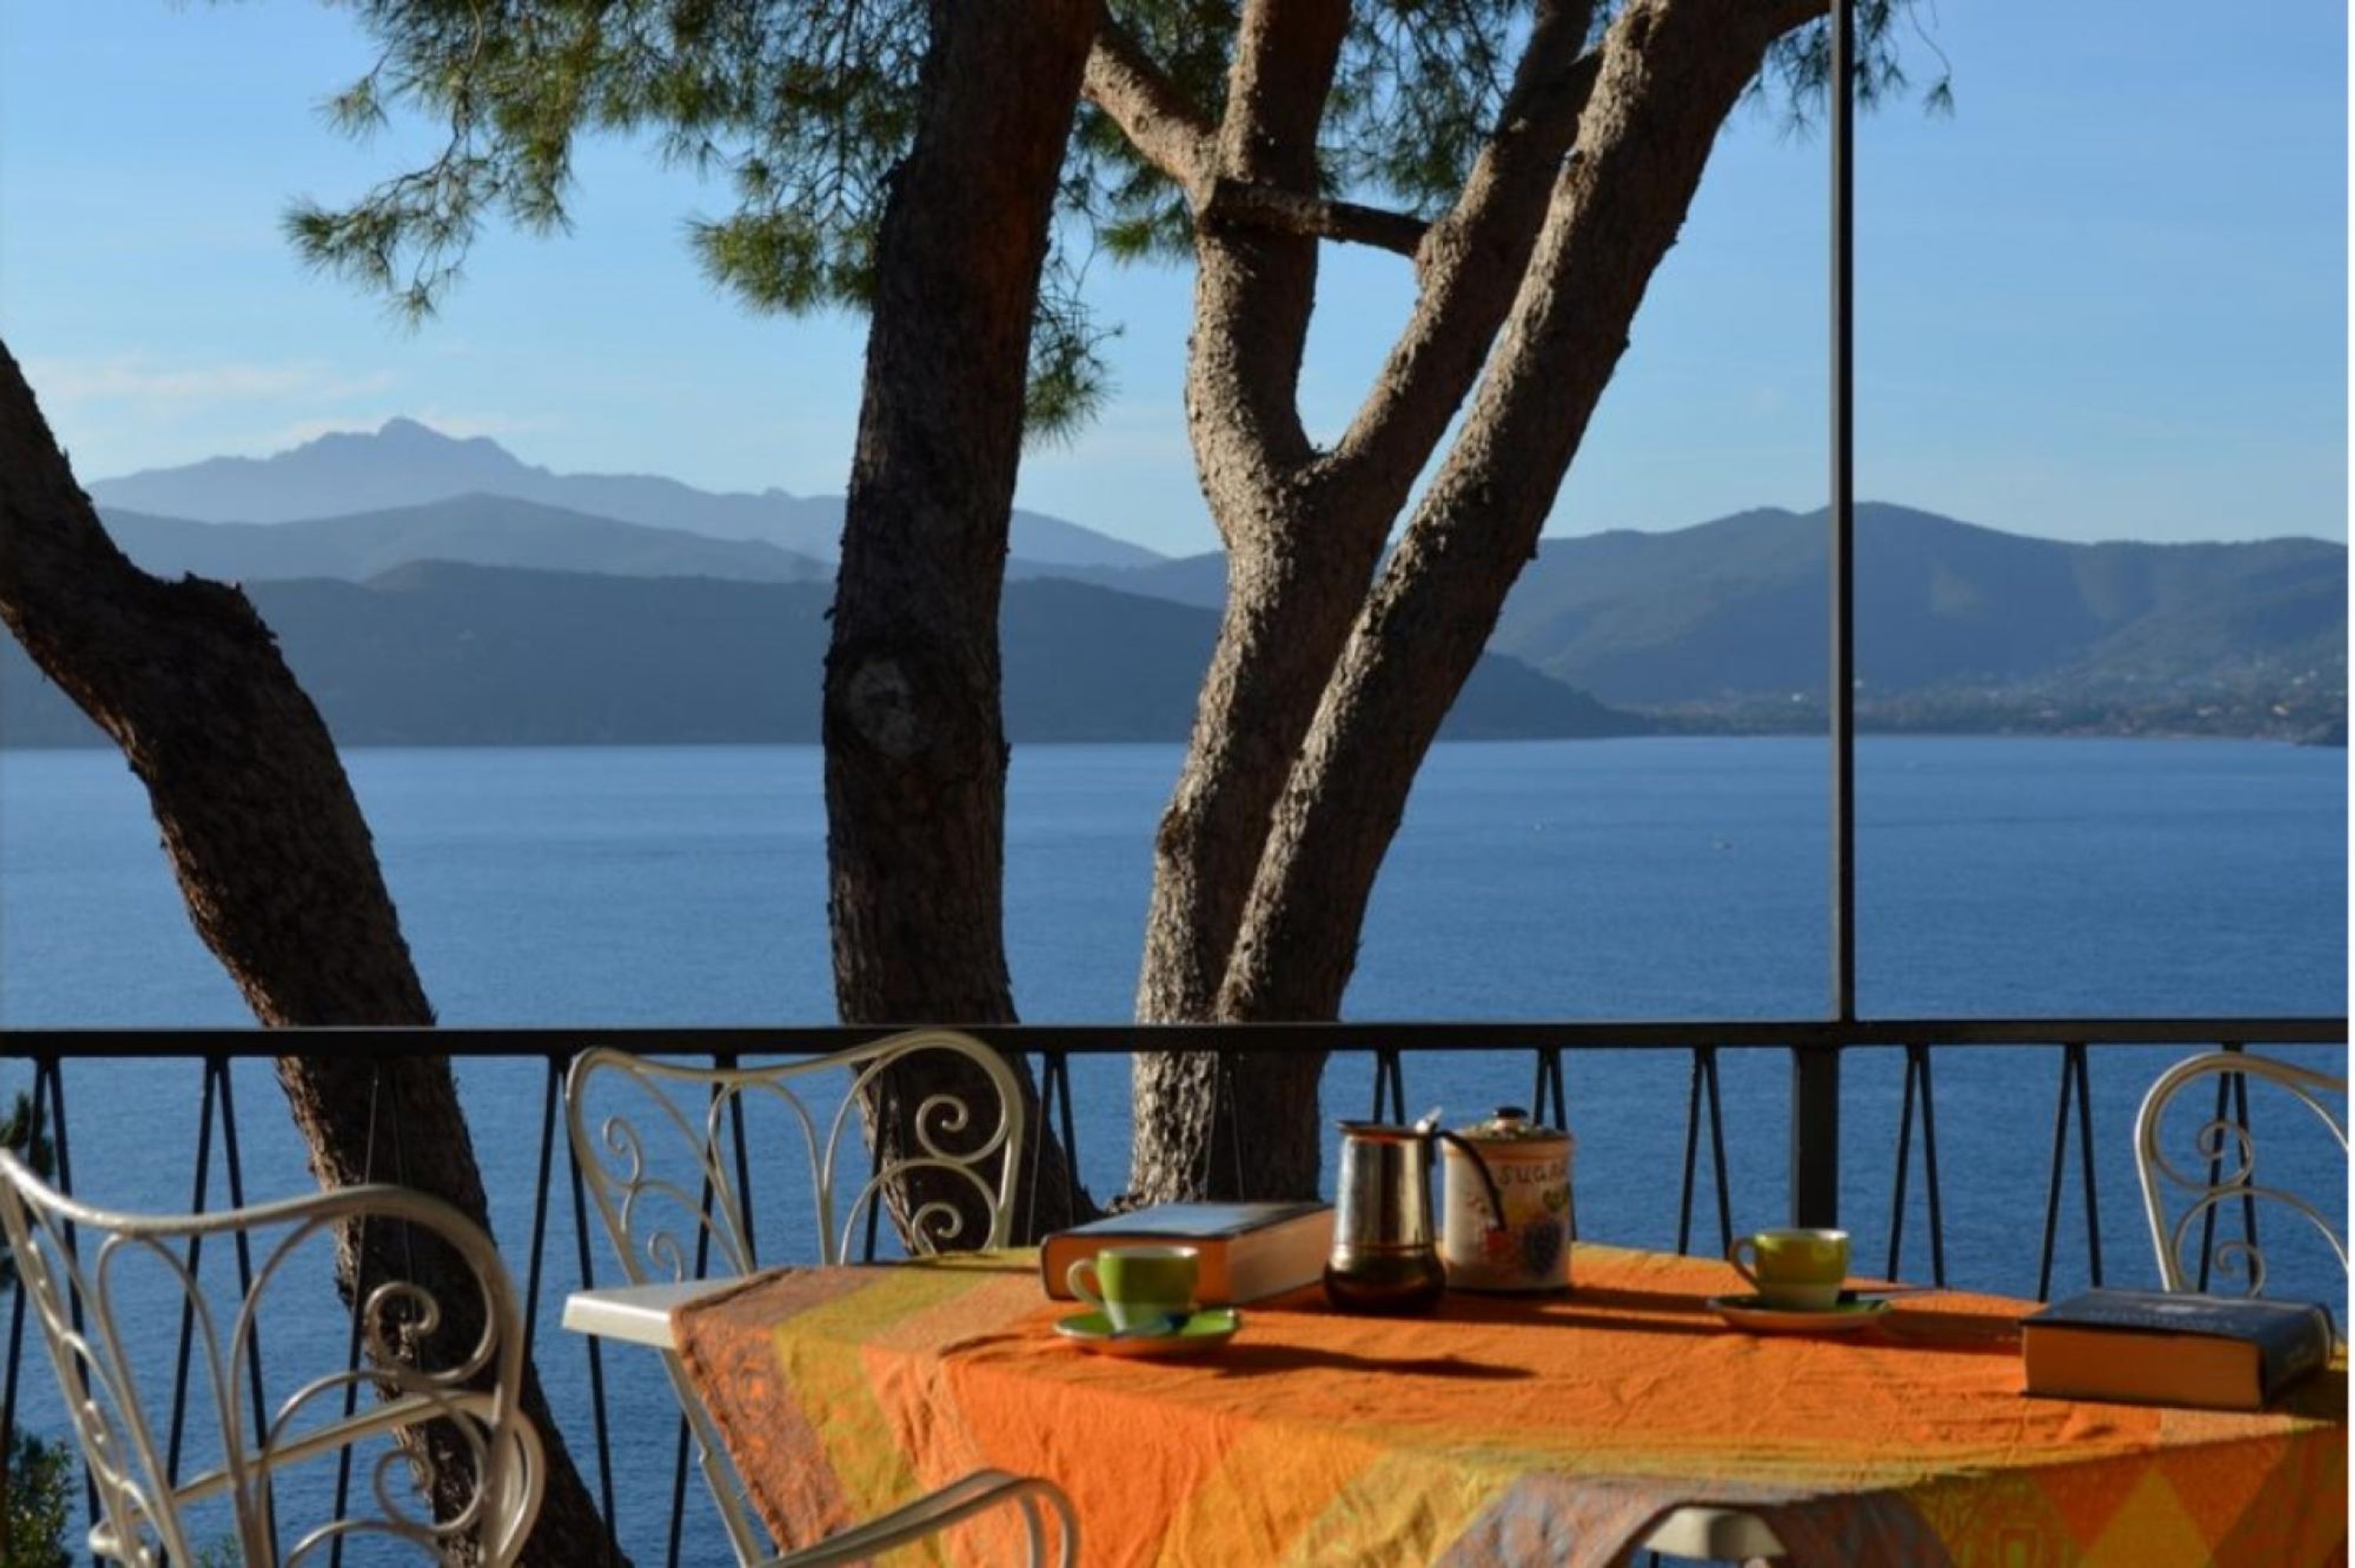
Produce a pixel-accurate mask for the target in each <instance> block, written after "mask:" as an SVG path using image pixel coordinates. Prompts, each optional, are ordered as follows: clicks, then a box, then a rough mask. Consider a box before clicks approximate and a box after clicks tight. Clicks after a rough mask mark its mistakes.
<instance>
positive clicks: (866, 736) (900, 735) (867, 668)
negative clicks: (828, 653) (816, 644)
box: [842, 655, 924, 759]
mask: <svg viewBox="0 0 2355 1568" xmlns="http://www.w3.org/2000/svg"><path fill="white" fill-rule="evenodd" d="M842 703H843V712H844V715H845V716H846V717H847V718H848V719H849V720H850V726H851V729H852V730H853V732H854V733H856V734H857V735H858V737H859V739H861V740H862V741H864V742H866V743H867V744H868V746H871V747H874V748H875V749H876V750H878V751H879V752H881V753H883V754H884V755H885V756H886V757H890V758H900V759H904V758H910V757H913V756H914V755H915V754H916V753H917V752H918V751H920V750H922V748H923V744H924V724H923V720H922V717H921V716H920V715H918V713H917V712H916V686H915V683H914V682H913V681H911V680H910V679H909V677H908V672H907V670H906V668H905V667H903V666H902V665H901V664H900V661H899V660H897V659H894V658H891V657H890V656H889V655H878V656H874V657H870V658H866V659H862V660H860V661H859V662H858V666H857V667H856V668H854V669H853V670H852V671H851V672H850V678H849V679H848V680H847V681H845V682H844V683H842Z"/></svg>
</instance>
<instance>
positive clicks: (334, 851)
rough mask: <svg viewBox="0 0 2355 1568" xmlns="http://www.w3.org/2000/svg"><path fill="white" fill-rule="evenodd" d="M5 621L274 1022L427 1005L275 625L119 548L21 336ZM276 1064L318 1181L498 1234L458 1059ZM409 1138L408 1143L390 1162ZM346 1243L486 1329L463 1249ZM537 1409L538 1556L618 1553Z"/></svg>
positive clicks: (4, 411)
mask: <svg viewBox="0 0 2355 1568" xmlns="http://www.w3.org/2000/svg"><path fill="white" fill-rule="evenodd" d="M0 619H5V620H6V622H7V624H8V626H9V629H10V630H13V631H14V632H15V633H16V637H17V640H18V641H21V642H22V643H23V644H24V646H25V651H26V652H27V653H29V654H30V655H32V658H33V660H34V662H36V663H37V664H38V665H39V666H40V667H41V669H42V670H43V671H44V672H45V673H47V674H48V677H49V678H50V679H51V680H53V681H55V682H57V683H58V684H59V686H60V687H62V688H63V689H64V690H65V692H66V694H68V695H69V696H70V697H72V698H73V700H74V701H75V702H76V703H77V704H79V705H80V707H81V708H82V710H83V711H84V712H85V713H87V714H88V715H90V716H91V718H92V719H94V720H95V721H96V722H97V723H98V725H99V726H100V727H101V728H102V729H104V730H105V731H106V733H107V734H108V735H109V736H112V737H113V739H114V742H115V744H116V745H117V746H119V747H122V749H123V756H124V758H126V759H127V760H128V761H129V762H130V764H131V768H132V770H133V772H134V773H136V774H137V775H138V776H139V779H140V780H141V782H143V783H144V785H145V786H146V788H147V796H148V800H149V803H150V804H151V806H152V807H153V808H154V810H155V821H156V823H157V825H158V826H159V827H160V828H161V829H162V830H163V836H164V849H165V854H166V855H167V856H168V857H169V859H170V862H171V865H172V871H173V874H174V875H175V876H176V878H177V879H178V881H179V885H180V891H181V894H182V896H183V897H184V898H185V899H186V904H187V907H188V914H189V917H190V918H191V919H192V920H193V921H194V922H195V925H196V928H197V935H198V936H199V937H201V938H203V939H204V942H205V945H206V946H207V947H208V948H211V949H212V951H213V953H214V955H215V956H216V957H217V958H218V959H220V961H221V963H222V965H223V966H224V967H225V968H226V969H228V970H229V976H230V978H231V979H232V980H235V981H236V983H237V986H238V989H239V991H241V992H242V993H243V994H244V996H245V1000H246V1002H247V1004H248V1005H249V1006H250V1007H251V1008H252V1010H253V1013H254V1016H255V1017H256V1018H257V1019H259V1020H260V1021H261V1022H262V1023H263V1024H264V1025H265V1026H268V1027H272V1028H278V1027H297V1026H302V1025H306V1024H409V1025H427V1024H431V1023H432V1022H433V1010H432V1006H431V1005H430V1004H429V1003H428V1002H427V1001H426V998H425V991H424V989H423V987H422V986H421V985H420V984H419V982H418V979H417V972H416V969H415V967H414V966H413V965H412V964H411V963H410V958H409V948H408V944H407V943H406V942H405V941H403V940H402V938H401V935H400V919H399V916H397V915H396V913H395V912H394V909H393V905H392V899H391V896H390V895H389V893H387V891H386V889H385V885H384V879H383V877H382V875H381V874H380V873H379V872H378V867H377V862H376V853H375V849H374V847H373V845H372V843H371V842H370V840H369V836H368V824H367V823H366V821H363V820H362V818H361V816H360V810H359V804H358V802H357V800H354V799H353V796H352V791H351V786H350V783H349V782H348V780H346V778H345V776H344V769H343V764H342V762H341V761H340V760H339V759H338V758H337V757H336V748H335V743H334V742H333V740H331V739H330V738H329V736H328V734H327V729H326V726H325V724H324V723H322V722H321V720H320V718H319V715H318V711H317V709H315V708H314V707H313V706H312V705H311V702H310V699H309V698H308V697H306V696H304V694H303V691H302V688H301V687H300V686H298V685H297V684H296V683H295V681H294V678H293V675H292V674H291V673H289V672H288V670H287V668H286V664H285V662H284V660H282V658H281V657H280V656H279V652H278V647H277V643H276V641H274V640H273V639H272V636H271V633H270V630H269V628H267V627H266V626H264V625H263V624H262V622H261V618H260V617H259V616H257V615H256V614H255V613H254V611H253V607H252V606H251V605H250V603H249V602H247V600H246V598H245V596H244V595H243V594H241V593H240V592H239V591H238V590H237V589H236V588H229V587H226V586H224V585H222V584H219V583H213V582H207V581H203V580H201V579H198V578H195V577H188V578H184V579H182V580H181V581H179V582H176V583H175V582H165V581H162V580H160V579H158V578H155V577H149V576H148V575H146V574H145V573H144V572H142V571H140V570H139V569H138V568H137V567H133V565H132V564H131V563H130V562H129V561H128V560H127V559H125V558H124V557H123V554H122V552H121V551H119V550H117V549H116V548H115V546H114V545H113V542H112V540H110V539H109V538H108V537H107V535H106V533H105V530H104V529H103V528H102V527H101V526H100V524H99V521H98V516H97V514H96V513H95V512H94V511H93V510H92V509H91V504H90V500H89V498H88V497H87V496H85V495H84V494H83V493H82V492H81V489H80V486H79V485H77V484H76V483H75V482H74V479H73V474H72V471H71V470H70V469H69V466H68V464H67V461H66V458H65V454H64V453H63V452H61V451H59V450H58V447H57V443H56V441H55V440H54V439H53V438H52V437H51V435H50V433H49V429H48V424H47V422H46V421H45V420H44V419H43V418H42V417H41V413H40V409H39V408H38V407H37V404H36V403H35V401H34V398H33V394H32V390H31V388H30V387H27V385H26V384H25V380H24V377H23V376H22V374H21V373H20V372H19V371H18V369H17V366H16V361H15V360H14V359H13V358H12V357H10V356H9V355H8V353H7V350H6V349H5V346H0ZM278 1076H279V1081H280V1082H281V1084H282V1085H283V1086H284V1087H285V1090H286V1096H287V1099H288V1102H289V1104H290V1105H291V1107H293V1114H294V1120H295V1124H296V1125H297V1126H298V1127H299V1128H301V1129H302V1132H303V1136H304V1141H305V1142H306V1143H308V1144H309V1146H310V1150H311V1168H312V1170H313V1171H314V1174H315V1175H316V1176H317V1177H318V1180H319V1181H320V1183H321V1185H323V1186H329V1187H334V1186H342V1185H346V1184H349V1183H352V1182H355V1181H363V1180H368V1179H370V1178H371V1177H372V1178H374V1179H376V1180H390V1179H394V1177H395V1176H396V1174H397V1175H398V1177H399V1178H400V1179H401V1180H404V1181H407V1182H408V1183H409V1184H410V1185H412V1186H415V1187H418V1188H421V1189H422V1190H424V1191H426V1192H432V1193H433V1194H434V1195H435V1196H437V1197H440V1198H442V1199H444V1200H446V1201H448V1202H451V1203H453V1205H455V1206H456V1207H457V1208H458V1209H459V1210H460V1211H461V1212H463V1213H465V1214H466V1215H468V1216H469V1217H470V1218H472V1219H474V1221H475V1222H476V1223H477V1224H481V1225H483V1226H484V1228H485V1230H487V1229H488V1228H489V1224H490V1220H489V1215H488V1213H487V1211H486V1209H485V1204H484V1201H483V1184H482V1176H481V1172H480V1171H479V1169H478V1168H477V1166H476V1164H475V1160H474V1145H473V1142H472V1140H471V1139H470V1138H469V1136H468V1134H467V1129H466V1123H465V1118H464V1115H463V1114H462V1113H461V1111H460V1109H459V1105H458V1092H457V1086H456V1084H455V1082H454V1081H453V1078H452V1076H451V1074H450V1065H449V1061H448V1059H447V1058H445V1057H432V1058H426V1059H410V1060H402V1061H387V1062H385V1063H383V1064H382V1065H381V1066H380V1067H379V1066H378V1065H375V1064H371V1063H369V1062H367V1061H364V1060H357V1059H352V1058H345V1057H336V1056H325V1055H314V1056H282V1057H281V1058H279V1061H278ZM396 1147H398V1148H400V1149H405V1150H406V1158H405V1159H400V1160H398V1161H397V1162H396V1158H395V1150H396ZM371 1150H373V1158H371ZM345 1240H346V1245H345V1246H344V1247H343V1248H341V1249H340V1252H341V1255H340V1256H339V1258H338V1263H337V1274H338V1283H339V1286H340V1287H341V1288H342V1289H343V1291H344V1293H345V1297H346V1300H347V1301H348V1300H350V1299H351V1298H352V1292H353V1282H354V1277H355V1275H354V1270H355V1266H356V1264H357V1265H359V1266H360V1267H361V1276H360V1277H363V1278H365V1279H366V1281H367V1282H368V1285H369V1287H374V1286H375V1285H377V1284H379V1283H381V1282H383V1281H385V1280H387V1279H394V1278H408V1279H413V1280H415V1281H416V1282H417V1283H418V1284H420V1285H422V1286H423V1287H425V1288H426V1289H428V1290H429V1291H431V1292H432V1293H433V1295H434V1297H435V1298H436V1299H438V1300H439V1301H441V1302H442V1304H443V1306H444V1308H447V1309H449V1310H450V1311H451V1313H452V1320H451V1321H450V1322H449V1323H448V1324H447V1325H446V1326H445V1328H444V1330H443V1332H442V1343H443V1345H446V1346H455V1345H459V1344H464V1343H471V1340H470V1339H464V1338H462V1336H470V1335H471V1334H473V1333H474V1332H477V1331H479V1329H480V1325H481V1319H480V1312H479V1307H480V1303H479V1298H477V1297H476V1296H475V1294H474V1290H473V1287H472V1286H471V1285H470V1284H469V1283H468V1281H469V1279H470V1276H468V1275H467V1274H466V1273H465V1272H464V1269H463V1267H462V1266H460V1265H459V1264H458V1263H457V1261H456V1260H455V1258H454V1257H453V1256H452V1255H450V1254H449V1253H448V1252H447V1251H446V1249H442V1248H440V1247H436V1246H422V1247H420V1248H417V1249H414V1250H413V1251H412V1249H411V1248H409V1247H406V1246H403V1245H400V1240H401V1238H400V1237H399V1236H397V1235H396V1234H393V1231H392V1229H391V1227H387V1226H375V1227H371V1229H370V1232H369V1234H368V1236H367V1238H366V1248H365V1250H366V1253H367V1257H366V1258H365V1260H364V1262H363V1261H362V1260H360V1259H358V1258H357V1256H356V1255H355V1250H354V1248H353V1246H352V1245H351V1242H352V1238H350V1237H348V1236H347V1237H346V1238H345ZM469 1319H471V1321H470V1320H469ZM443 1364H451V1363H446V1362H445V1363H443ZM318 1370H319V1371H322V1372H324V1371H326V1370H328V1369H325V1368H322V1369H318ZM524 1402H525V1412H526V1414H527V1415H528V1416H529V1417H530V1419H531V1421H532V1423H533V1425H535V1426H537V1427H538V1430H539V1432H540V1435H541V1436H542V1438H543V1439H544V1441H545V1442H546V1444H547V1446H548V1453H549V1464H550V1474H549V1488H548V1495H547V1500H546V1501H545V1502H544V1503H543V1504H542V1506H541V1509H540V1514H539V1522H538V1528H537V1529H536V1530H535V1531H534V1533H533V1535H532V1538H531V1544H530V1547H529V1548H528V1550H527V1556H526V1561H527V1562H530V1563H537V1564H547V1565H549V1568H558V1565H564V1564H575V1563H591V1562H597V1561H601V1560H602V1558H603V1555H604V1553H605V1552H607V1550H608V1549H609V1547H610V1545H611V1539H610V1535H609V1532H608V1531H607V1530H606V1528H605V1524H604V1521H603V1520H602V1518H601V1517H600V1516H599V1514H598V1511H597V1509H596V1506H595V1504H594V1503H593V1502H592V1501H591V1498H590V1495H589V1492H588V1489H586V1488H585V1487H584V1486H582V1484H581V1478H580V1475H579V1472H578V1471H577V1470H576V1469H575V1468H574V1467H573V1465H572V1463H571V1460H570V1457H569V1456H568V1455H567V1453H566V1451H565V1447H564V1443H563V1439H562V1436H561V1434H559V1432H558V1431H557V1429H556V1426H555V1424H554V1423H553V1421H551V1420H550V1418H549V1413H548V1406H547V1402H546V1400H545V1399H544V1398H543V1397H542V1396H541V1393H540V1388H539V1383H538V1376H537V1374H536V1373H532V1372H527V1383H526V1387H525V1393H524ZM430 1430H431V1432H432V1436H429V1439H428V1446H429V1449H430V1450H431V1457H432V1461H433V1463H434V1466H435V1469H436V1474H437V1476H438V1477H439V1478H440V1484H439V1487H438V1488H437V1493H438V1495H437V1498H436V1502H437V1506H441V1507H443V1508H444V1509H446V1508H448V1507H449V1506H453V1504H454V1503H455V1502H457V1501H461V1500H463V1499H464V1496H465V1495H466V1489H467V1487H468V1486H469V1485H470V1484H471V1478H472V1475H473V1462H472V1458H471V1456H470V1452H469V1451H468V1450H467V1449H466V1448H465V1446H464V1445H463V1443H461V1442H459V1441H456V1440H454V1438H453V1435H452V1434H449V1433H448V1432H446V1431H442V1429H440V1428H433V1429H430ZM356 1495H357V1496H360V1497H363V1498H365V1497H366V1496H368V1493H367V1491H366V1489H362V1490H361V1491H360V1492H358V1493H357V1494H356ZM617 1555H618V1554H617Z"/></svg>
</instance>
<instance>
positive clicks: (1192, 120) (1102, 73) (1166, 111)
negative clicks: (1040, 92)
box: [1081, 6, 1219, 208]
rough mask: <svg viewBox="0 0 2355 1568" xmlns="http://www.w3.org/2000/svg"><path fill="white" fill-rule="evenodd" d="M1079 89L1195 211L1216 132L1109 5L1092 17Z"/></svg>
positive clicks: (1206, 178)
mask: <svg viewBox="0 0 2355 1568" xmlns="http://www.w3.org/2000/svg"><path fill="white" fill-rule="evenodd" d="M1081 90H1082V92H1084V93H1085V94H1086V95H1087V100H1088V101H1089V102H1091V103H1092V104H1094V105H1095V106H1096V107H1097V108H1098V109H1101V110H1103V111H1104V113H1106V114H1108V115H1110V116H1111V117H1112V122H1113V123H1114V124H1115V125H1117V126H1119V127H1120V129H1121V134H1123V135H1124V136H1126V137H1127V138H1128V140H1129V143H1130V144H1131V145H1132V146H1134V147H1135V149H1136V150H1137V151H1138V152H1140V153H1142V154H1145V156H1146V159H1147V160H1148V161H1149V162H1151V163H1152V164H1153V166H1154V167H1156V168H1157V169H1159V170H1160V171H1161V172H1162V173H1163V174H1165V175H1168V176H1169V177H1170V178H1171V179H1173V180H1175V181H1177V185H1178V187H1179V188H1180V189H1182V190H1184V191H1185V193H1186V196H1187V199H1188V200H1189V201H1191V202H1192V203H1193V204H1194V205H1195V207H1197V208H1199V207H1200V206H1201V203H1202V195H1203V193H1204V192H1205V191H1206V190H1207V189H1208V188H1209V182H1210V175H1211V169H1212V166H1213V163H1214V157H1215V149H1216V144H1217V141H1218V134H1219V132H1218V127H1216V126H1214V125H1212V124H1211V123H1210V117H1209V115H1207V114H1205V113H1203V112H1202V111H1201V109H1200V108H1199V106H1198V105H1197V104H1195V103H1194V101H1192V100H1191V99H1189V98H1188V97H1187V96H1186V94H1185V92H1184V90H1182V89H1180V88H1179V87H1178V85H1177V83H1176V82H1174V81H1172V80H1170V79H1169V77H1168V74H1167V72H1165V71H1164V70H1162V69H1161V67H1160V65H1159V63H1158V62H1157V61H1156V60H1155V59H1154V58H1153V57H1152V56H1151V55H1149V54H1147V53H1146V50H1145V46H1144V45H1142V44H1140V43H1138V42H1137V41H1136V39H1135V37H1134V36H1132V35H1131V34H1130V33H1129V31H1128V30H1127V29H1126V28H1124V27H1123V26H1121V25H1120V23H1119V22H1118V21H1116V20H1115V19H1114V16H1113V14H1112V11H1111V8H1110V7H1109V6H1107V7H1105V8H1104V9H1103V11H1102V12H1101V13H1100V15H1099V16H1098V18H1097V21H1096V36H1095V42H1094V45H1093V46H1092V48H1090V49H1089V51H1088V63H1087V71H1086V74H1085V75H1084V76H1083V77H1082V79H1081Z"/></svg>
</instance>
